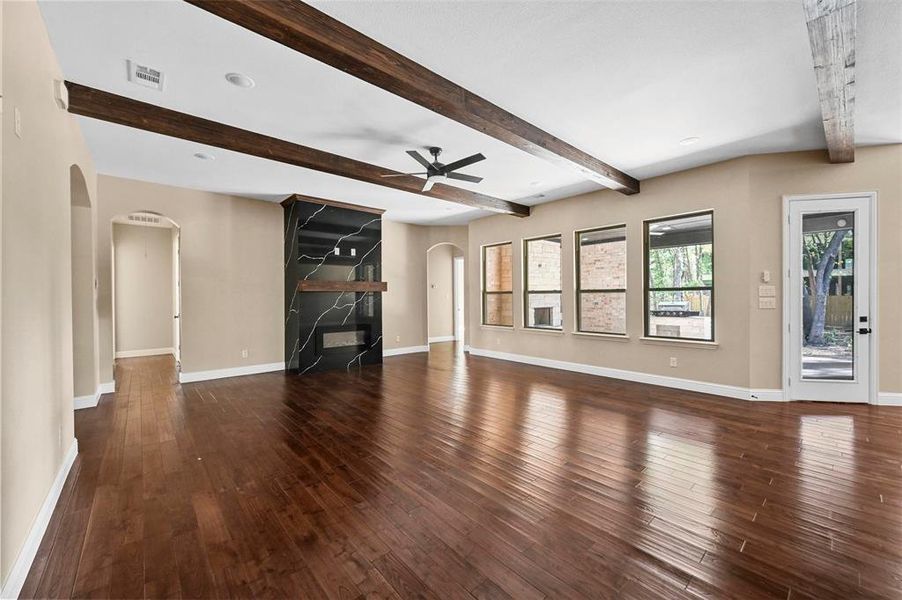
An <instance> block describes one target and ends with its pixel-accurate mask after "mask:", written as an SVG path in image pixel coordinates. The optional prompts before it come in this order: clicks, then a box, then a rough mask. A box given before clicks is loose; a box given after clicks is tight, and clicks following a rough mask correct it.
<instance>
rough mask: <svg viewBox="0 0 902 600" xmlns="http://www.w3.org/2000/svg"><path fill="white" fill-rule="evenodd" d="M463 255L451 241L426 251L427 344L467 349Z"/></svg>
mask: <svg viewBox="0 0 902 600" xmlns="http://www.w3.org/2000/svg"><path fill="white" fill-rule="evenodd" d="M465 281H466V279H465V276H464V252H463V250H462V249H460V248H458V247H457V246H456V245H454V244H452V243H450V242H443V243H440V244H436V245H434V246H432V247H431V248H429V249H428V250H427V251H426V282H427V290H426V304H427V309H426V320H427V322H426V330H427V336H428V343H429V345H430V347H431V345H432V344H447V343H449V342H452V343H456V344H457V348H458V349H459V350H463V346H464V336H465V327H464V318H465V314H466V312H465V308H464V301H465V300H464V298H465V294H464V285H465V283H464V282H465Z"/></svg>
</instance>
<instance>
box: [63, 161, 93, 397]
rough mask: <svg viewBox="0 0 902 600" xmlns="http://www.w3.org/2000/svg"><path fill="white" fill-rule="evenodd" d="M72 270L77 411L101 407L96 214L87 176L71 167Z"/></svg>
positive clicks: (74, 379)
mask: <svg viewBox="0 0 902 600" xmlns="http://www.w3.org/2000/svg"><path fill="white" fill-rule="evenodd" d="M69 195H70V208H69V210H70V220H69V226H70V244H71V259H72V264H71V269H72V389H73V393H74V396H75V400H74V404H75V408H88V407H91V406H95V405H96V404H97V399H98V398H97V365H96V356H97V352H96V347H95V343H96V340H95V336H94V322H95V321H94V305H95V296H94V288H95V286H94V280H95V279H94V212H93V210H92V209H91V198H90V196H89V195H88V186H87V184H86V183H85V177H84V174H83V173H82V172H81V169H80V168H79V167H78V165H72V166H71V167H69Z"/></svg>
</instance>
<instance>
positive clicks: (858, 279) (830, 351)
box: [788, 198, 871, 402]
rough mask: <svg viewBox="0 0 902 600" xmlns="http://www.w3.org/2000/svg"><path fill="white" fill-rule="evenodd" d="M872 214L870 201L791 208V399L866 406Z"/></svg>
mask: <svg viewBox="0 0 902 600" xmlns="http://www.w3.org/2000/svg"><path fill="white" fill-rule="evenodd" d="M869 210H870V207H869V204H868V200H867V199H866V198H842V199H837V198H830V199H823V200H797V201H792V202H791V203H790V214H789V227H790V256H789V260H790V264H789V279H790V282H789V292H790V297H791V298H790V299H791V302H790V311H791V314H790V322H789V336H790V339H791V349H790V352H791V356H790V364H791V370H790V371H791V372H790V373H789V382H788V383H789V387H790V390H791V394H792V398H791V399H793V400H826V401H833V402H867V401H868V398H869V391H870V390H869V380H870V353H869V348H870V343H869V339H868V336H869V335H870V334H871V326H870V325H871V324H870V314H869V313H870V311H869V307H870V297H869V291H870V285H869V278H868V276H869V272H868V271H869V248H870V244H869V239H868V238H869V231H868V229H869V224H870V216H869Z"/></svg>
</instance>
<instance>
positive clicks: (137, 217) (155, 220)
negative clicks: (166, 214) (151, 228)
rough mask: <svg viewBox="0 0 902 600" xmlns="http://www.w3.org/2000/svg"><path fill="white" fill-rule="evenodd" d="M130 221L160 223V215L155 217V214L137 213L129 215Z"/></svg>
mask: <svg viewBox="0 0 902 600" xmlns="http://www.w3.org/2000/svg"><path fill="white" fill-rule="evenodd" d="M128 220H129V221H134V222H136V223H153V224H155V225H158V224H159V223H160V217H155V216H153V215H143V214H135V215H129V216H128Z"/></svg>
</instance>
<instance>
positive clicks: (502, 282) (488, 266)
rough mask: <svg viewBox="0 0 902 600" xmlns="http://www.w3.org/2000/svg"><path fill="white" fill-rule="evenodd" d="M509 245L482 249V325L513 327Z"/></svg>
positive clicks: (504, 244)
mask: <svg viewBox="0 0 902 600" xmlns="http://www.w3.org/2000/svg"><path fill="white" fill-rule="evenodd" d="M511 248H512V246H511V243H510V242H506V243H503V244H493V245H491V246H483V247H482V324H483V325H499V326H502V327H513V325H514V311H513V301H514V288H513V283H512V280H511V274H512V268H511V264H512V263H511Z"/></svg>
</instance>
